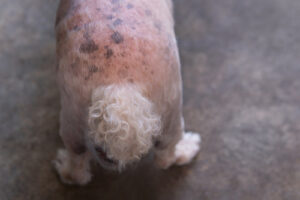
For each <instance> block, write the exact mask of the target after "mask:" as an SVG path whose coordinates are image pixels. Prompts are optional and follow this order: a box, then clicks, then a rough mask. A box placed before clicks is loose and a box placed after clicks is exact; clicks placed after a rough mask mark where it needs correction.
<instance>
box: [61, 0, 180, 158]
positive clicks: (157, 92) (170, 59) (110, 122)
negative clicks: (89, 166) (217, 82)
mask: <svg viewBox="0 0 300 200" xmlns="http://www.w3.org/2000/svg"><path fill="white" fill-rule="evenodd" d="M157 8H160V9H157ZM56 32H57V55H58V77H59V78H58V79H59V85H60V88H61V98H62V118H65V117H69V118H70V116H72V117H73V118H76V119H72V121H75V122H77V123H78V124H80V127H81V128H80V129H81V130H83V131H84V130H89V133H90V134H89V136H90V137H91V138H92V140H93V141H94V142H95V143H96V144H99V145H101V146H103V147H104V148H105V150H106V151H107V153H108V156H110V157H114V158H116V159H118V160H120V161H122V160H124V163H126V162H128V161H133V160H136V159H139V158H140V156H141V155H143V154H144V153H146V152H147V151H148V150H149V148H151V145H152V142H153V137H154V136H156V135H158V134H159V133H160V132H161V128H162V127H161V125H162V123H163V122H164V121H163V119H166V118H167V116H166V115H167V114H168V113H169V112H170V111H168V109H170V108H169V106H170V105H172V104H173V103H175V104H178V106H175V108H176V109H178V112H179V110H180V102H181V79H180V69H179V59H178V52H177V47H176V40H175V36H174V31H173V19H172V10H171V4H170V1H169V0H166V1H165V0H151V1H146V0H132V1H128V2H127V1H123V0H85V1H82V0H62V1H61V4H60V7H59V10H58V13H57V20H56ZM63 122H64V120H63V119H62V125H63ZM161 122H162V123H161ZM74 130H75V129H74ZM74 130H73V131H74ZM75 132H76V131H75ZM73 134H74V135H76V134H75V133H73ZM78 134H79V135H80V134H81V133H78ZM124 149H126V151H124Z"/></svg>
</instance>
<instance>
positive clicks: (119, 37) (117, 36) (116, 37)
mask: <svg viewBox="0 0 300 200" xmlns="http://www.w3.org/2000/svg"><path fill="white" fill-rule="evenodd" d="M111 39H112V40H113V41H114V42H115V43H116V44H120V43H121V42H123V41H124V38H123V36H122V35H121V34H120V33H119V32H117V31H116V32H114V33H113V34H112V35H111Z"/></svg>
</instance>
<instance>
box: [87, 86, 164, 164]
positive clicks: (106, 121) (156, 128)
mask: <svg viewBox="0 0 300 200" xmlns="http://www.w3.org/2000/svg"><path fill="white" fill-rule="evenodd" d="M89 126H90V129H91V131H90V133H89V136H90V138H92V139H93V140H94V142H95V143H96V144H99V145H101V146H102V147H103V148H104V150H105V151H106V153H107V156H108V157H110V158H113V159H116V160H118V161H119V165H121V166H122V165H125V164H127V163H130V162H133V161H136V160H138V159H140V158H141V156H142V155H144V154H145V153H147V152H148V151H149V149H150V148H151V146H152V140H153V137H155V136H157V135H158V134H160V130H161V122H160V116H159V115H157V114H156V113H155V112H154V108H153V104H152V103H151V102H150V101H149V100H148V99H147V98H146V97H144V96H143V95H142V93H141V90H140V89H139V88H138V87H136V86H134V85H129V84H128V85H110V86H105V87H99V88H97V89H96V90H95V91H94V92H93V95H92V106H91V107H90V109H89Z"/></svg>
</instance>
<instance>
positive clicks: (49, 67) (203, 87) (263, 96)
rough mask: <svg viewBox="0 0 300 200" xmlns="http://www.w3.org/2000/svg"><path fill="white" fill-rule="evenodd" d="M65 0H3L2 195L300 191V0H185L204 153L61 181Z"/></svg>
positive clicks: (189, 76) (285, 196)
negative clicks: (168, 164)
mask: <svg viewBox="0 0 300 200" xmlns="http://www.w3.org/2000/svg"><path fill="white" fill-rule="evenodd" d="M57 3H58V1H57V0H52V1H42V0H1V1H0V84H1V86H0V110H1V112H0V177H1V178H0V199H1V200H63V199H64V200H79V199H84V200H92V199H93V200H94V199H130V200H134V199H136V200H140V199H145V200H146V199H149V200H154V199H162V200H165V199H166V200H177V199H180V200H183V199H189V200H193V199H197V200H241V199H242V200H257V199H260V200H299V199H300V156H299V152H300V121H299V119H300V78H299V76H300V60H299V59H300V34H299V32H300V20H299V18H300V1H299V0H285V1H282V0H252V1H241V0H215V1H211V0H186V1H182V0H176V1H175V11H176V12H175V13H176V21H177V26H176V32H177V36H178V42H179V48H180V53H181V61H182V64H183V69H182V71H183V79H184V92H185V93H184V116H185V118H186V126H187V128H188V129H189V130H193V131H198V132H200V133H201V135H202V138H203V143H202V151H201V153H200V154H199V156H198V157H197V159H196V160H195V161H194V163H193V164H191V165H190V166H186V167H173V168H171V169H170V170H167V171H158V170H156V169H154V168H153V167H151V166H150V165H149V163H147V162H145V163H144V164H141V165H140V166H139V167H138V168H137V169H135V170H129V171H127V172H125V173H124V174H122V175H118V174H112V173H108V172H105V171H101V170H98V172H97V173H96V176H95V178H94V180H93V182H92V183H91V184H89V185H88V186H86V187H70V186H65V185H63V184H61V183H60V181H59V180H58V178H57V176H56V174H55V173H54V171H53V169H52V167H51V165H50V161H51V159H53V158H54V156H55V153H56V149H57V148H58V147H60V146H61V145H62V144H61V141H60V139H59V137H58V135H57V132H58V126H59V124H58V112H59V97H58V90H57V87H56V84H55V74H54V65H55V54H54V53H55V51H54V49H55V43H54V31H53V23H54V15H55V9H56V6H57Z"/></svg>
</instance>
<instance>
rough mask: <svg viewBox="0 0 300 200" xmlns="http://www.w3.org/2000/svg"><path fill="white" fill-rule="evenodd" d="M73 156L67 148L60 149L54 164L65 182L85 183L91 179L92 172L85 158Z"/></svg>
mask: <svg viewBox="0 0 300 200" xmlns="http://www.w3.org/2000/svg"><path fill="white" fill-rule="evenodd" d="M79 159H80V158H71V156H70V154H69V153H68V152H67V150H65V149H59V150H58V152H57V157H56V160H54V161H53V165H54V167H55V169H56V170H57V172H58V174H59V176H60V179H61V181H62V182H63V183H66V184H70V185H85V184H87V183H88V182H89V181H90V180H91V173H90V171H89V169H88V167H86V163H84V160H79Z"/></svg>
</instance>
